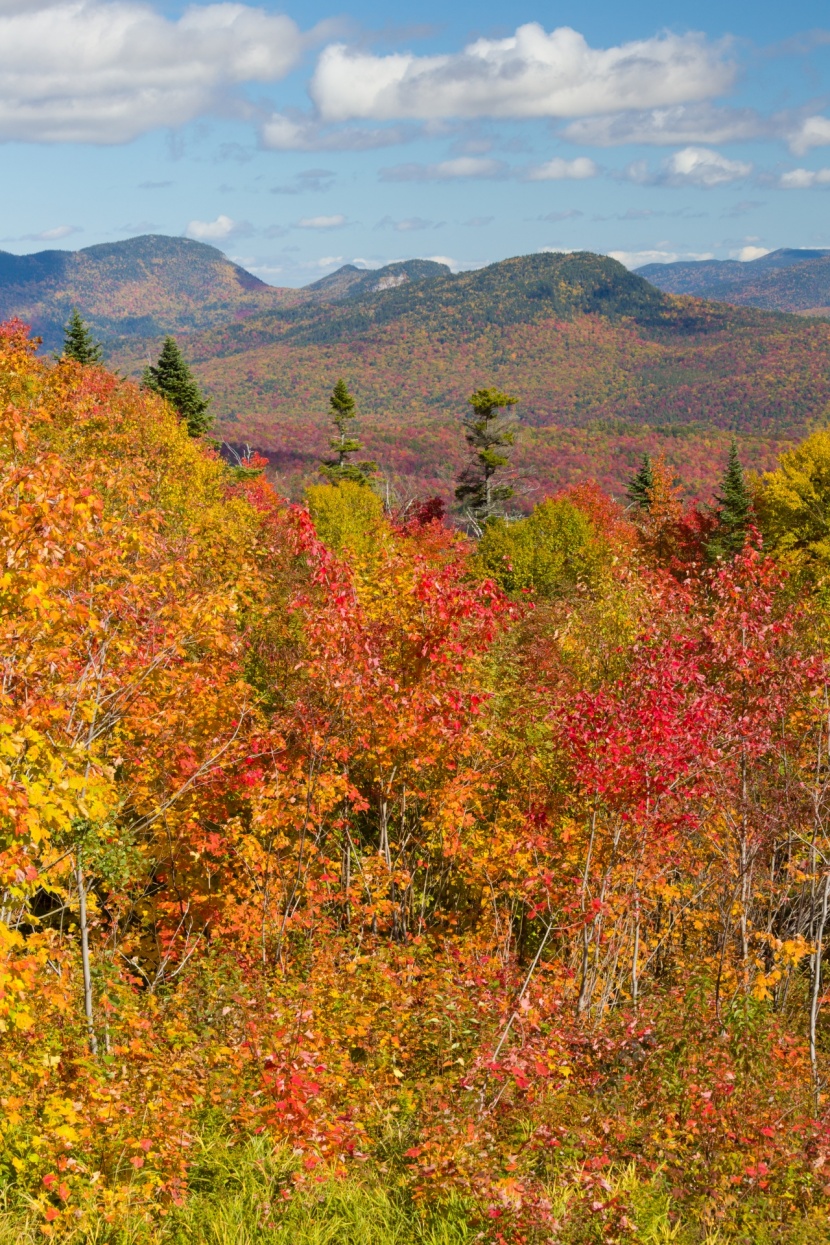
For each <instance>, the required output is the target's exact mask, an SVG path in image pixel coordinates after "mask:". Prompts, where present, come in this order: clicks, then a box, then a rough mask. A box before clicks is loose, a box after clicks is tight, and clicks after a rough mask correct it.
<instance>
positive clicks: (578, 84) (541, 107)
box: [311, 22, 735, 122]
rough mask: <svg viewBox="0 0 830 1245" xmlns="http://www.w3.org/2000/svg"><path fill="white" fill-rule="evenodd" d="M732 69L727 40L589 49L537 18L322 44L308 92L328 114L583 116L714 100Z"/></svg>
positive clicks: (667, 38)
mask: <svg viewBox="0 0 830 1245" xmlns="http://www.w3.org/2000/svg"><path fill="white" fill-rule="evenodd" d="M734 76H735V71H734V67H733V65H732V64H731V63H730V62H729V60H728V58H727V55H726V48H725V45H723V44H714V45H713V44H710V43H707V41H706V40H705V38H704V37H703V36H702V35H697V34H688V35H673V34H665V35H661V36H659V37H657V38H653V39H641V40H637V41H634V42H631V43H625V44H622V45H621V46H619V47H612V48H604V49H598V48H591V47H589V45H588V43H587V42H586V40H585V39H584V37H583V36H582V35H581V34H579V32H578V31H575V30H572V29H570V28H569V27H567V26H562V27H559V28H558V29H556V30H553V31H551V32H550V33H547V32H546V31H545V30H544V29H543V28H542V26H540V25H539V24H538V23H537V22H529V23H528V24H527V25H524V26H520V27H519V28H518V29H517V30H516V32H515V34H514V35H511V36H510V37H509V38H507V39H478V40H476V41H475V42H474V43H471V44H469V45H468V46H467V47H466V48H464V49H463V51H461V52H459V53H456V54H452V55H443V56H421V57H418V56H414V55H412V54H411V53H404V54H401V53H394V54H392V55H390V56H373V55H371V54H370V53H367V52H362V51H357V50H355V49H352V48H349V47H347V46H346V45H345V44H332V45H330V46H329V47H327V48H325V49H324V51H323V52H322V54H321V56H320V59H319V61H318V64H317V68H316V71H315V73H314V77H313V79H312V83H311V95H312V99H313V100H314V102H315V104H316V105H317V108H318V110H319V113H320V115H321V117H322V118H323V120H324V121H327V122H339V121H348V120H352V119H359V118H362V119H372V120H375V121H390V120H400V119H406V118H409V119H413V120H415V119H435V118H441V117H487V116H489V117H579V116H588V115H593V114H597V113H608V112H616V111H619V110H620V109H625V108H655V107H661V106H666V105H672V104H680V103H684V102H687V101H690V100H701V99H708V98H710V97H712V96H713V95H717V94H718V93H719V92H721V91H723V90H725V89H726V88H727V87H728V86H729V85H730V83H731V82H732V80H733V78H734Z"/></svg>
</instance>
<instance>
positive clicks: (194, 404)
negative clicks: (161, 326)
mask: <svg viewBox="0 0 830 1245" xmlns="http://www.w3.org/2000/svg"><path fill="white" fill-rule="evenodd" d="M141 383H142V385H143V386H144V388H145V389H152V390H153V392H154V393H158V394H161V396H162V397H163V398H166V399H167V401H168V402H169V403H170V405H171V406H172V407H173V409H174V410H175V411H177V412H178V414H179V416H180V418H181V419H183V420H184V422H185V423H186V424H187V431H188V432H189V433H190V435H191V436H192V437H200V436H202V435H203V433H205V432H207V431H208V429H209V428H210V426H211V423H212V420H211V418H210V416H209V415H208V413H207V408H208V403H209V402H210V399H209V398H206V397H205V396H204V395H203V393H202V391H201V389H200V388H199V386H198V384H197V383H196V379H195V377H194V376H193V373H192V372H191V371H190V368H189V367H188V366H187V364H186V363H185V360H184V356H183V355H182V352H181V351H180V350H179V347H178V346H177V345H176V342H175V340H174V339H173V338H172V337H166V338H165V339H164V345H163V346H162V348H161V354H160V355H159V361H158V363H157V364H156V366H155V367H147V368H146V369H145V371H144V376H143V377H142V382H141Z"/></svg>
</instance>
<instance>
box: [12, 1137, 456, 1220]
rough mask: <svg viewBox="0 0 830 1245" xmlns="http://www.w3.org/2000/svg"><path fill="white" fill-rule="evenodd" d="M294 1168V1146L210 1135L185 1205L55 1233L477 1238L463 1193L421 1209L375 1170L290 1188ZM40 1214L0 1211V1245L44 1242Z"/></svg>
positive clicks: (313, 1181)
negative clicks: (155, 1215) (159, 1216)
mask: <svg viewBox="0 0 830 1245" xmlns="http://www.w3.org/2000/svg"><path fill="white" fill-rule="evenodd" d="M295 1169H296V1161H295V1160H294V1159H293V1157H292V1156H291V1154H290V1152H287V1151H279V1150H278V1151H276V1152H274V1150H273V1148H272V1146H271V1145H270V1144H269V1142H268V1141H267V1140H266V1139H265V1138H254V1139H252V1140H250V1141H248V1142H246V1143H244V1144H240V1145H235V1146H229V1145H228V1144H227V1140H226V1139H225V1138H222V1137H221V1136H220V1137H211V1136H209V1137H207V1138H203V1139H202V1140H201V1142H200V1153H199V1154H198V1156H197V1158H196V1161H195V1163H194V1166H193V1169H192V1170H191V1178H190V1188H191V1194H190V1196H189V1197H188V1199H187V1202H186V1204H185V1205H184V1206H183V1207H180V1208H177V1209H175V1210H174V1211H173V1212H172V1213H171V1214H169V1215H168V1216H167V1217H166V1218H165V1219H163V1220H162V1221H161V1222H156V1223H148V1222H147V1221H146V1219H145V1218H144V1217H139V1216H136V1217H135V1219H134V1220H128V1221H127V1222H124V1221H123V1220H122V1221H121V1222H116V1223H106V1222H105V1221H104V1219H103V1218H102V1217H96V1218H95V1219H93V1220H89V1219H88V1220H86V1221H82V1222H80V1223H75V1224H74V1225H73V1224H71V1223H69V1222H66V1223H65V1224H64V1225H63V1226H62V1227H61V1228H59V1229H58V1230H57V1231H56V1232H55V1235H54V1236H53V1237H52V1238H51V1239H52V1240H53V1241H55V1242H60V1245H191V1243H196V1245H468V1242H472V1241H474V1240H476V1239H477V1237H478V1229H477V1228H475V1227H473V1226H472V1220H471V1216H470V1213H469V1208H468V1207H467V1206H465V1205H464V1203H462V1202H461V1201H460V1200H458V1201H449V1202H446V1203H445V1204H444V1205H443V1206H442V1207H441V1208H440V1210H439V1211H437V1212H433V1213H432V1214H428V1215H427V1214H422V1213H420V1212H419V1211H418V1209H417V1208H415V1207H414V1206H413V1205H412V1204H411V1202H410V1201H409V1199H407V1198H406V1197H405V1196H399V1195H397V1194H396V1193H395V1191H394V1190H390V1189H389V1188H388V1187H387V1186H385V1185H384V1184H383V1183H381V1180H379V1179H378V1178H377V1177H376V1176H375V1177H372V1176H367V1178H366V1179H365V1180H359V1179H356V1178H335V1177H326V1178H323V1179H321V1180H320V1181H319V1182H317V1181H315V1180H314V1179H313V1177H312V1178H310V1179H309V1180H308V1181H306V1182H304V1183H303V1184H302V1185H300V1186H299V1187H295V1185H294V1183H293V1181H292V1174H293V1172H294V1170H295ZM284 1193H288V1194H289V1196H288V1197H285V1196H284ZM62 1218H63V1217H62ZM42 1222H43V1220H42V1216H41V1215H40V1214H39V1213H31V1212H27V1210H26V1209H25V1207H19V1208H17V1209H11V1208H9V1209H7V1210H6V1211H5V1213H3V1212H2V1210H0V1245H35V1243H37V1245H43V1243H44V1236H43V1234H42V1232H41V1229H40V1224H41V1223H42ZM56 1226H57V1225H56ZM479 1239H480V1238H479Z"/></svg>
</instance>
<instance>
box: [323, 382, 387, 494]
mask: <svg viewBox="0 0 830 1245" xmlns="http://www.w3.org/2000/svg"><path fill="white" fill-rule="evenodd" d="M329 409H330V410H331V419H332V423H333V424H334V427H335V429H336V430H337V432H336V435H335V436H333V437H332V438H331V440H330V441H329V448H330V449H332V450H333V451H334V455H335V456H334V458H324V459H323V461H322V464H321V466H320V472H321V474H322V475H324V476H325V477H326V479H327V480H329V481H330V483H331V484H340V482H341V481H342V480H351V481H352V483H354V484H368V483H369V480H370V478H371V477H372V475H374V473H375V472H376V471H377V469H378V465H377V463H373V462H362V463H353V462H350V461H349V460H350V459H351V457H352V455H354V454H359V453H360V451H361V450H362V449H363V445H362V443H361V442H360V441H358V439H357V437H354V436H351V435H350V431H349V425H350V423H351V421H352V420H353V419H354V418H355V416H356V414H357V412H356V409H355V400H354V398H353V397H352V395H351V394H350V393H349V390H348V387H347V385H346V382H345V381H344V380H343V379H340V380H339V381H338V382H337V384H336V385H335V386H334V389H333V390H332V392H331V397H330V398H329Z"/></svg>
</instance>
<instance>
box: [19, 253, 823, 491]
mask: <svg viewBox="0 0 830 1245" xmlns="http://www.w3.org/2000/svg"><path fill="white" fill-rule="evenodd" d="M780 254H784V259H786V258H787V256H788V255H789V256H790V257H791V256H792V253H790V252H788V253H779V255H780ZM767 259H768V260H769V262H768V263H767V267H766V268H765V269H764V271H766V272H767V273H773V272H774V273H777V274H779V275H782V274H783V277H787V279H790V278H789V277H788V276H787V274H793V273H796V272H797V271H798V270H799V269H800V268H801V267H803V264H795V266H792V265H791V266H789V267H787V266H786V265H784V266H781V265H783V264H784V260H781V264H779V266H777V267H776V264H777V263H778V261H775V263H773V259H774V257H767ZM763 262H765V261H756V263H758V264H761V263H763ZM788 262H789V261H788ZM811 262H814V263H816V264H818V263H824V262H825V261H824V260H815V261H811ZM828 262H830V261H828ZM733 267H735V268H737V269H740V273H741V274H744V273H745V272H746V271H748V270H749V269H752V268H754V265H753V264H739V265H738V264H736V265H734V266H733ZM731 271H732V269H731V268H730V272H731ZM73 307H77V308H78V309H79V311H80V312H81V314H82V316H83V317H84V318H85V319H87V320H88V321H89V323H90V325H91V327H92V330H93V332H94V334H95V335H96V336H97V337H98V338H99V339H100V340H102V341H103V343H104V347H105V358H106V360H107V361H108V362H109V363H110V364H111V365H113V366H116V367H118V368H119V369H121V370H124V371H127V372H128V373H132V374H133V375H135V376H138V375H140V374H141V372H142V371H143V369H144V367H145V366H146V364H147V361H148V358H149V359H152V358H154V357H156V356H157V353H158V350H159V348H160V346H161V343H162V339H163V338H164V337H165V336H166V335H167V334H170V333H173V334H174V335H176V336H177V338H178V339H179V341H180V344H181V346H182V348H183V350H184V352H185V355H186V357H187V358H188V360H189V362H190V363H191V364H192V366H193V369H194V371H195V373H196V375H197V377H198V378H199V380H200V381H201V383H202V384H203V386H204V388H205V389H206V391H207V393H208V394H209V396H210V397H211V399H212V402H211V412H212V414H213V416H214V419H215V421H216V426H215V431H216V435H217V436H218V437H219V438H221V439H225V440H227V441H229V442H231V443H233V444H235V445H237V446H244V445H245V444H249V445H252V446H255V447H256V448H258V449H259V450H260V451H262V452H263V453H265V454H266V455H267V456H268V458H269V459H270V461H271V463H272V466H273V469H274V470H275V471H276V472H277V474H278V475H279V476H280V484H281V487H282V488H284V489H285V490H287V491H288V492H290V493H291V494H292V495H295V496H300V494H301V492H302V489H303V487H304V485H305V483H307V482H308V480H309V479H310V478H311V477H312V476H313V474H314V472H315V470H316V467H315V464H316V461H317V459H318V458H319V456H320V454H321V453H322V452H323V450H324V448H325V443H326V432H325V419H326V416H325V410H326V401H327V395H328V393H329V391H330V390H331V387H332V385H333V384H334V382H335V381H336V380H337V379H338V377H340V376H342V377H344V379H345V380H346V381H347V382H348V384H349V386H350V388H351V390H352V391H353V392H354V394H355V396H356V398H357V402H358V408H359V411H360V415H361V421H362V428H363V435H364V439H365V442H366V445H367V449H368V451H369V452H370V453H371V454H372V455H373V456H374V457H376V458H378V459H380V460H382V461H383V463H384V471H385V473H386V474H387V476H388V477H390V483H391V484H393V485H394V486H395V487H397V488H398V489H399V491H402V492H403V493H411V492H415V493H417V492H423V491H424V490H426V491H428V492H432V493H437V494H440V495H441V496H443V497H445V498H448V497H449V496H450V493H451V488H452V480H453V478H454V475H455V473H456V472H457V470H458V468H459V466H460V462H461V459H460V457H459V455H460V453H461V450H460V441H459V438H458V436H457V427H458V421H459V419H460V416H461V413H462V411H463V407H464V401H465V397H466V395H467V393H469V392H470V391H471V390H472V389H474V388H476V387H477V386H478V385H480V384H482V383H484V382H485V381H486V382H487V383H493V384H496V385H498V386H500V387H501V388H503V389H505V390H506V391H508V392H511V393H514V394H515V395H516V396H517V397H518V398H519V399H520V405H519V408H518V409H519V416H520V420H521V424H522V435H521V437H520V441H519V446H518V449H517V453H516V455H515V468H516V471H517V474H518V477H519V480H520V483H521V486H522V489H523V490H524V492H525V494H526V496H527V497H528V498H532V497H534V496H535V495H536V494H537V492H538V491H539V490H540V489H541V490H542V491H546V490H549V489H551V488H557V487H561V486H565V485H567V484H569V483H574V482H576V481H578V480H580V479H582V478H584V476H585V474H586V471H589V472H590V474H592V475H594V476H596V477H597V478H598V479H599V480H600V481H601V483H602V484H603V486H604V487H606V488H607V489H609V490H611V491H612V492H615V493H616V494H618V495H619V493H620V492H621V490H622V488H623V485H624V482H625V479H626V477H627V475H628V474H629V473H630V471H631V470H632V469H633V467H634V465H635V464H636V462H637V461H638V459H639V457H640V456H641V455H642V453H643V452H644V451H648V452H650V453H652V454H657V453H660V452H663V453H665V454H666V456H667V458H668V460H669V461H670V462H671V463H673V464H674V465H675V467H676V468H677V470H678V471H679V473H680V474H681V475H682V477H683V479H684V481H685V483H686V485H687V487H688V489H689V490H690V491H691V492H692V493H700V494H701V495H705V494H707V493H708V492H709V491H710V490H711V487H712V485H713V483H714V481H715V477H716V474H717V470H718V463H719V462H720V461H721V460H722V458H723V456H724V455H725V453H726V452H727V449H728V445H729V440H730V438H731V436H732V434H733V433H735V434H737V435H738V436H739V437H740V438H741V439H742V443H743V444H744V446H745V453H746V456H747V459H748V461H751V462H752V463H753V464H754V465H755V466H756V467H757V468H759V469H763V468H765V467H768V466H770V465H771V464H772V463H773V461H774V460H775V456H776V454H777V453H778V452H779V450H780V449H781V448H782V447H783V446H784V445H786V444H790V443H792V441H793V439H797V438H798V437H799V436H801V435H802V434H803V433H804V431H805V430H806V429H807V428H809V427H810V426H812V424H813V423H814V422H815V421H816V420H821V419H823V418H824V417H825V415H826V412H827V410H828V406H830V326H828V325H827V324H825V323H824V322H817V321H807V322H805V321H804V320H803V319H802V318H798V317H794V316H784V315H776V314H771V313H769V312H764V311H759V310H756V309H753V308H751V307H746V308H736V307H729V306H727V305H725V304H712V303H708V304H704V303H701V302H699V301H697V300H695V299H690V298H686V297H681V298H677V297H674V296H672V295H667V294H665V293H663V292H662V291H660V290H657V289H656V288H655V287H654V285H651V284H649V283H648V282H647V281H645V280H644V279H643V278H642V277H641V276H639V275H637V274H634V273H629V272H628V271H627V270H626V269H625V268H623V267H622V265H620V264H618V263H616V262H615V261H614V260H611V259H608V258H606V257H603V256H598V255H592V254H589V253H579V254H573V255H562V254H547V253H545V254H536V255H528V256H519V257H517V258H514V259H509V260H504V261H502V262H500V263H496V264H492V265H490V266H489V267H487V268H484V269H480V270H478V271H475V272H467V273H458V274H452V273H451V272H450V271H449V269H448V268H447V267H446V266H445V265H443V264H438V263H434V262H432V261H424V260H411V261H406V262H402V263H396V264H390V265H388V266H387V267H385V268H382V269H379V270H374V271H367V270H364V269H359V268H356V267H355V266H354V265H345V266H344V267H343V268H341V269H339V270H338V271H337V272H335V273H332V274H331V275H330V276H327V277H324V278H322V279H321V280H320V281H317V282H315V283H313V284H312V285H309V286H306V287H304V288H303V289H301V290H289V289H277V288H274V287H270V286H266V285H263V284H262V283H261V282H259V281H257V279H256V278H255V277H252V276H251V275H250V274H248V273H245V272H244V270H243V269H241V268H238V267H237V266H235V265H233V264H231V263H230V262H229V261H228V260H226V259H225V257H224V256H222V255H221V253H220V252H219V251H217V250H215V249H214V248H212V247H206V246H204V245H203V244H201V243H196V242H191V241H189V240H187V239H181V238H179V239H176V238H158V237H150V238H138V239H133V240H132V241H130V242H125V243H115V244H112V245H109V246H103V247H92V248H89V249H88V250H86V251H79V252H74V253H73V252H45V253H43V254H42V255H35V256H22V257H19V256H0V310H2V309H5V314H9V315H10V314H19V315H22V316H24V318H26V319H27V320H28V321H31V322H32V323H33V324H34V328H35V331H37V332H38V333H40V334H42V335H43V336H44V339H45V347H46V348H48V349H50V350H51V349H53V348H54V347H55V346H57V345H59V343H60V339H61V334H62V326H63V324H64V323H65V321H66V320H67V319H68V317H69V314H70V311H71V309H72V308H73ZM528 504H529V503H528Z"/></svg>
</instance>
